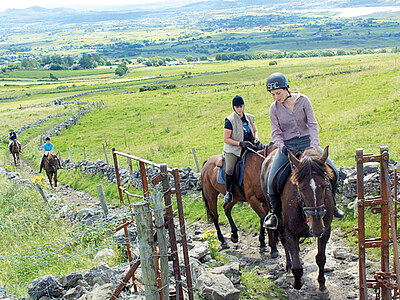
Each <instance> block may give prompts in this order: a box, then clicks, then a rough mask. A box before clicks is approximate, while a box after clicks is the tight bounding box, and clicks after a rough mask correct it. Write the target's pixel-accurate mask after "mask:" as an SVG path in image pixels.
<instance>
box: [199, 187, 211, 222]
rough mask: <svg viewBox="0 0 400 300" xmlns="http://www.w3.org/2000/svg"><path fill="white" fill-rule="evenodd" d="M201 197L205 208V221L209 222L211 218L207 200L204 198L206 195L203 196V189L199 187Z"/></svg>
mask: <svg viewBox="0 0 400 300" xmlns="http://www.w3.org/2000/svg"><path fill="white" fill-rule="evenodd" d="M201 195H202V197H203V201H204V206H205V207H206V211H207V221H208V222H211V220H212V217H211V211H210V206H208V200H207V198H206V195H204V190H203V187H201Z"/></svg>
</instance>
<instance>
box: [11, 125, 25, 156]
mask: <svg viewBox="0 0 400 300" xmlns="http://www.w3.org/2000/svg"><path fill="white" fill-rule="evenodd" d="M9 139H10V143H9V144H8V148H9V149H10V153H11V145H12V144H13V143H17V146H18V147H19V151H20V152H22V147H21V143H20V142H19V141H18V138H17V133H16V132H15V131H14V129H13V128H11V129H10V136H9Z"/></svg>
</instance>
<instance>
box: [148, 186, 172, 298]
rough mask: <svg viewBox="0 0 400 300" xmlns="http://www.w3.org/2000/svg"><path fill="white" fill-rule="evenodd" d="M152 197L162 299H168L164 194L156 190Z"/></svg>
mask: <svg viewBox="0 0 400 300" xmlns="http://www.w3.org/2000/svg"><path fill="white" fill-rule="evenodd" d="M151 198H152V202H153V206H154V224H155V225H156V232H157V242H158V249H159V252H160V269H161V288H162V299H163V300H168V299H169V285H168V282H169V281H168V240H167V232H166V229H165V224H164V223H165V221H164V209H163V195H162V193H160V192H159V191H155V192H153V193H152V194H151Z"/></svg>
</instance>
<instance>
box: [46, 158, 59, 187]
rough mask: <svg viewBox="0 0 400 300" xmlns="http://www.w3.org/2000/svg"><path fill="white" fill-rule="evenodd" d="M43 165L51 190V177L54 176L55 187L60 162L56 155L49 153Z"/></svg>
mask: <svg viewBox="0 0 400 300" xmlns="http://www.w3.org/2000/svg"><path fill="white" fill-rule="evenodd" d="M43 164H44V169H45V170H46V174H47V178H48V179H49V182H50V186H51V188H53V182H52V178H53V176H54V186H55V187H57V170H58V169H61V164H60V160H59V159H58V157H57V155H55V154H52V153H49V155H48V156H47V157H45V158H44V161H43Z"/></svg>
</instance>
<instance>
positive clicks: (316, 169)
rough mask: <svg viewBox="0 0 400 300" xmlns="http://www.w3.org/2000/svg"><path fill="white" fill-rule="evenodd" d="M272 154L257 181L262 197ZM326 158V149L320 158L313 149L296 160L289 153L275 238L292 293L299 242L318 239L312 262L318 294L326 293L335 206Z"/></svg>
mask: <svg viewBox="0 0 400 300" xmlns="http://www.w3.org/2000/svg"><path fill="white" fill-rule="evenodd" d="M276 152H277V151H274V152H273V153H271V155H269V156H268V158H267V159H266V160H265V163H264V164H263V167H262V172H261V179H262V181H263V184H262V188H263V192H264V194H265V195H267V188H266V185H267V180H268V175H269V174H268V173H269V172H270V169H271V162H272V158H273V156H274V155H276ZM327 158H328V147H326V148H325V150H324V152H323V154H322V155H320V154H319V153H318V152H317V151H316V150H315V149H307V150H306V151H305V152H304V154H303V157H302V158H301V159H300V160H299V159H297V158H296V157H295V156H294V155H293V154H292V153H291V152H289V159H290V162H291V164H292V165H293V169H294V170H293V171H292V175H291V176H290V178H289V179H288V180H287V181H286V183H285V185H284V188H283V191H282V194H281V201H282V215H279V217H278V232H279V237H280V239H281V242H282V245H283V247H284V249H285V254H286V270H287V271H288V272H290V271H292V273H293V276H294V284H293V286H294V288H295V289H300V288H301V287H302V284H303V283H302V279H301V277H302V275H303V267H302V264H301V261H300V256H299V252H300V249H299V238H300V237H317V238H318V253H317V256H316V262H317V265H318V268H319V274H318V283H319V291H320V292H322V293H326V292H327V289H326V286H325V277H324V265H325V261H326V255H325V250H326V244H327V242H328V240H329V237H330V234H331V222H332V218H333V211H334V206H335V203H334V199H333V192H332V184H331V182H332V181H333V180H335V178H334V177H335V176H336V175H335V173H334V172H333V171H332V169H331V167H330V166H329V165H328V164H327V163H326V160H327Z"/></svg>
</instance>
